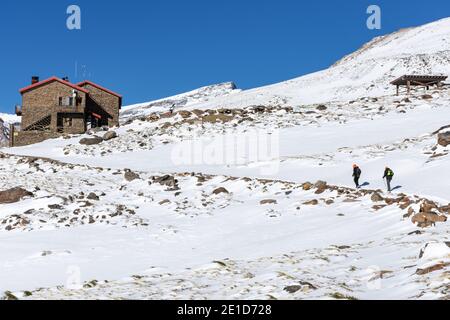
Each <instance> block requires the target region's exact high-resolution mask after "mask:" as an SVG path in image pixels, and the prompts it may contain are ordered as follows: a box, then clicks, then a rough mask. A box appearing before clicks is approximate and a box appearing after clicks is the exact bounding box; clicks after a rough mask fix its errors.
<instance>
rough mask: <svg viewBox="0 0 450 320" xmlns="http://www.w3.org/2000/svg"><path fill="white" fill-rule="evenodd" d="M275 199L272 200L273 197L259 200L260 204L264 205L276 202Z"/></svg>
mask: <svg viewBox="0 0 450 320" xmlns="http://www.w3.org/2000/svg"><path fill="white" fill-rule="evenodd" d="M277 203H278V202H277V200H273V199H266V200H261V201H260V202H259V204H260V205H266V204H277Z"/></svg>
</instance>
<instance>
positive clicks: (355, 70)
mask: <svg viewBox="0 0 450 320" xmlns="http://www.w3.org/2000/svg"><path fill="white" fill-rule="evenodd" d="M404 74H445V75H450V18H446V19H442V20H439V21H436V22H433V23H430V24H427V25H424V26H420V27H416V28H409V29H404V30H400V31H398V32H395V33H393V34H389V35H386V36H383V37H378V38H375V39H373V40H372V41H370V42H369V43H367V44H365V45H364V46H363V47H362V48H361V49H360V50H358V51H356V52H354V53H352V54H350V55H348V56H346V57H344V58H343V59H341V60H340V61H338V62H337V63H336V64H335V65H333V66H331V67H330V68H329V69H326V70H323V71H319V72H316V73H313V74H309V75H306V76H302V77H299V78H296V79H292V80H289V81H285V82H281V83H278V84H274V85H270V86H266V87H261V88H255V89H251V90H246V91H242V92H240V93H236V94H233V95H231V96H228V95H225V96H223V97H222V96H220V95H219V96H217V97H215V98H211V99H208V100H207V101H195V100H194V101H192V103H189V107H190V108H191V109H194V108H199V109H214V108H222V107H227V108H241V107H246V106H251V105H283V106H298V105H304V104H312V103H324V102H329V101H350V100H354V99H358V98H361V97H374V96H383V95H387V94H390V93H391V92H394V88H393V87H392V86H391V85H390V82H391V81H392V80H394V79H396V78H398V77H399V76H402V75H404ZM186 107H187V105H185V106H183V108H186ZM135 111H136V112H137V111H138V110H137V109H136V110H135ZM147 111H148V110H147ZM154 111H155V112H159V111H161V110H158V109H154ZM125 114H126V113H125Z"/></svg>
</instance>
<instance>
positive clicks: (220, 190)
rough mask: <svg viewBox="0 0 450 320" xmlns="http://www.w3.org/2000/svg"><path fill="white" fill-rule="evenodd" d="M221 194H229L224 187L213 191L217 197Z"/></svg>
mask: <svg viewBox="0 0 450 320" xmlns="http://www.w3.org/2000/svg"><path fill="white" fill-rule="evenodd" d="M221 193H225V194H229V192H228V190H227V189H225V188H223V187H220V188H217V189H216V190H214V191H213V194H216V195H217V194H221Z"/></svg>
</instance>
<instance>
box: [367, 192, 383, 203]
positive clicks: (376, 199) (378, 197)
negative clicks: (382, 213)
mask: <svg viewBox="0 0 450 320" xmlns="http://www.w3.org/2000/svg"><path fill="white" fill-rule="evenodd" d="M370 200H372V202H381V201H383V200H384V199H383V197H382V196H381V195H380V194H379V193H378V192H374V193H373V194H372V196H371V197H370Z"/></svg>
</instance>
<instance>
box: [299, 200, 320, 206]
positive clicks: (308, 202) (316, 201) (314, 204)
mask: <svg viewBox="0 0 450 320" xmlns="http://www.w3.org/2000/svg"><path fill="white" fill-rule="evenodd" d="M303 204H304V205H307V206H317V205H318V204H319V200H316V199H314V200H311V201H306V202H304V203H303Z"/></svg>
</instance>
